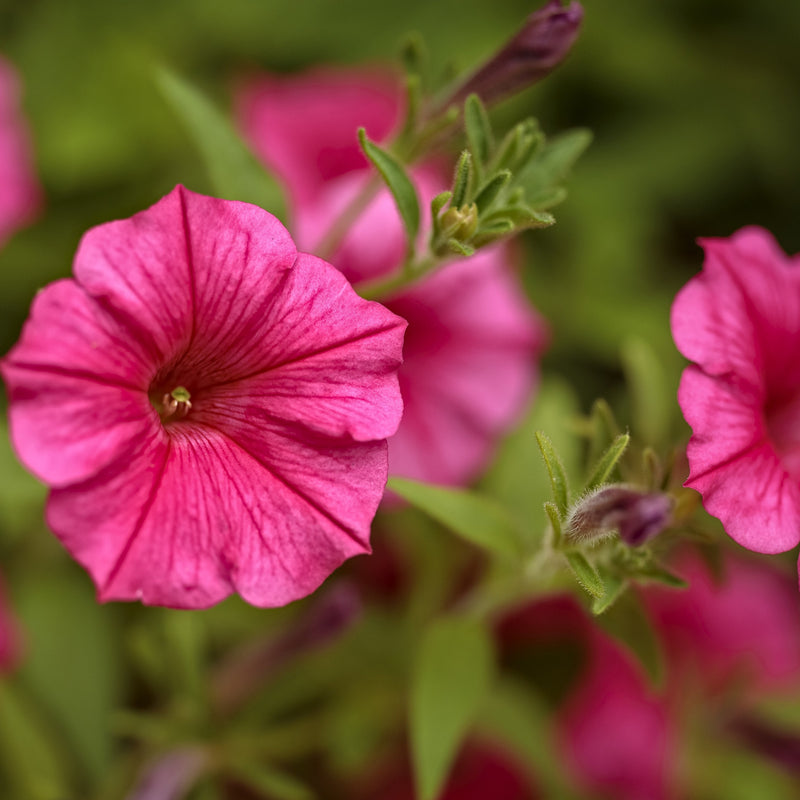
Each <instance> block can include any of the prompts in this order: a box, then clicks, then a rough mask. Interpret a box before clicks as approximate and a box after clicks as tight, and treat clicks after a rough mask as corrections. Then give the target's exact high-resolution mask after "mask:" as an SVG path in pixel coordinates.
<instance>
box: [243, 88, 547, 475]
mask: <svg viewBox="0 0 800 800" xmlns="http://www.w3.org/2000/svg"><path fill="white" fill-rule="evenodd" d="M239 105H240V116H241V119H242V126H243V128H244V130H245V132H246V134H247V136H248V138H249V139H250V141H251V142H252V143H253V146H254V147H255V149H256V151H257V152H258V153H259V155H260V156H261V157H262V158H263V159H264V160H265V161H266V162H267V163H268V164H269V165H270V166H271V167H272V168H273V169H274V170H275V171H276V172H277V173H278V174H279V175H280V176H282V177H283V178H284V179H285V180H286V181H287V182H288V184H289V186H290V189H291V193H292V204H293V209H292V211H293V217H294V230H295V232H296V233H295V235H296V236H297V238H298V241H299V242H300V244H301V246H303V247H304V248H306V249H307V250H309V251H311V252H315V251H316V250H317V249H318V247H319V246H320V245H321V244H323V243H325V240H326V238H327V237H328V234H329V231H330V229H331V227H332V226H334V225H335V224H336V220H337V219H339V218H341V216H342V214H344V213H346V209H347V208H348V207H349V206H351V204H352V203H353V202H354V201H355V199H356V197H357V195H358V194H359V193H360V191H361V190H362V189H363V187H364V184H365V182H366V181H367V180H368V179H369V174H370V173H369V169H368V164H367V161H366V159H365V158H364V157H363V155H361V153H360V150H359V147H358V140H357V137H356V131H357V129H358V127H359V126H361V125H363V126H365V127H366V130H367V133H368V135H369V136H370V137H371V138H372V139H377V140H380V139H382V138H384V137H385V136H386V135H387V134H388V133H389V132H390V131H391V129H392V127H393V126H394V125H395V123H396V121H397V120H398V118H399V112H400V93H399V91H398V89H397V88H396V86H395V85H394V83H393V82H392V81H390V80H389V79H387V78H383V77H367V76H365V75H364V74H362V73H357V72H350V73H348V72H342V73H332V72H315V73H309V74H307V75H303V76H299V77H294V78H282V79H279V78H273V77H267V78H263V79H258V80H254V81H253V82H252V83H251V84H250V85H249V86H248V87H246V89H245V90H244V91H243V92H242V95H241V97H240V104H239ZM412 178H413V180H414V181H415V183H416V187H417V191H418V194H419V196H420V199H421V201H422V207H423V208H424V207H425V202H426V201H430V199H431V198H432V197H433V196H434V195H435V194H436V193H438V192H440V191H441V190H442V189H444V188H445V186H446V184H447V183H449V179H448V178H446V177H445V175H444V172H443V171H442V170H441V168H440V165H431V164H426V165H423V166H421V167H419V168H416V169H415V170H414V171H413V173H412ZM404 252H405V238H404V231H403V227H402V224H401V222H400V219H399V216H398V214H397V209H396V207H395V205H394V202H393V200H392V198H391V196H390V195H389V193H388V192H387V191H382V192H379V193H378V194H377V195H376V196H375V197H374V198H373V199H372V201H371V202H369V203H368V205H367V206H366V208H365V209H364V210H363V211H362V213H361V214H360V216H359V217H358V219H357V220H356V221H355V222H354V223H353V224H350V225H349V226H347V229H346V231H345V232H344V235H343V236H342V237H340V241H339V242H338V243H337V245H336V247H335V254H334V256H333V257H332V258H331V261H332V263H333V264H335V265H336V266H337V267H338V268H339V269H341V270H342V272H343V273H344V274H345V275H346V276H347V278H348V279H349V280H350V281H352V282H353V283H358V282H359V281H363V280H370V279H374V278H379V277H382V276H385V275H387V274H389V273H392V272H393V271H394V270H395V269H397V268H398V267H399V265H400V264H401V262H402V259H403V255H404ZM511 260H512V259H511V258H510V251H509V249H508V248H506V247H495V248H492V249H491V250H489V251H482V252H481V253H479V254H478V255H476V256H474V257H472V258H470V259H468V260H464V261H459V262H457V263H454V264H452V265H450V266H448V267H446V268H444V269H442V270H440V271H439V272H437V273H435V274H433V275H432V276H430V277H429V278H427V279H425V280H424V281H422V282H421V283H419V284H418V285H416V286H413V287H411V288H409V289H406V290H404V291H403V292H402V293H399V294H397V295H394V296H392V297H391V298H389V299H387V301H386V305H387V307H388V308H390V309H391V310H392V311H394V312H395V313H396V314H398V315H400V316H401V317H403V318H405V319H406V320H407V321H408V332H407V335H406V343H405V348H404V352H403V355H404V359H403V366H402V367H401V369H400V386H401V391H402V394H403V401H404V406H405V409H404V413H403V421H402V422H401V424H400V428H399V430H398V432H397V435H396V436H394V437H393V438H392V439H391V440H390V442H389V470H390V472H391V473H392V474H395V475H405V476H407V477H411V478H417V479H421V480H428V481H433V482H437V483H447V484H461V483H465V482H467V481H469V480H471V479H472V478H474V477H475V476H476V475H477V474H479V472H480V471H481V469H482V468H483V467H484V466H485V465H486V462H487V461H488V459H489V458H490V456H491V453H492V450H493V445H494V443H495V442H496V440H497V439H498V437H499V436H501V435H502V434H503V433H505V432H506V431H507V430H508V429H509V428H510V427H511V426H512V425H513V424H514V423H515V422H516V420H517V419H518V417H519V415H520V413H521V412H522V410H523V408H524V406H525V404H526V402H527V401H528V400H529V399H530V397H531V395H532V392H533V390H534V388H535V385H536V380H537V376H538V364H537V357H538V355H539V353H540V352H541V350H542V349H543V347H544V342H545V339H546V335H545V329H544V325H543V324H542V322H541V320H540V319H539V317H538V316H537V315H536V314H535V313H534V312H533V311H532V309H531V308H530V307H529V305H528V304H527V302H526V301H525V299H524V297H523V295H522V291H521V289H520V287H519V286H518V285H517V283H516V281H515V279H514V278H513V276H512V275H511V274H510V272H509V267H510V263H509V262H510V261H511Z"/></svg>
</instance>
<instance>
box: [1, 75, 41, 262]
mask: <svg viewBox="0 0 800 800" xmlns="http://www.w3.org/2000/svg"><path fill="white" fill-rule="evenodd" d="M38 205H39V185H38V183H37V182H36V179H35V178H34V175H33V167H32V165H31V154H30V146H29V136H28V131H27V127H26V125H25V122H24V121H23V119H22V115H21V113H20V108H19V85H18V81H17V76H16V74H15V72H14V70H13V69H12V67H11V65H10V64H8V62H6V61H4V60H3V59H0V246H1V245H3V244H4V243H5V241H6V239H8V237H9V236H11V234H12V233H14V231H16V230H17V228H19V227H21V226H22V225H24V224H26V223H27V222H29V221H30V219H31V217H32V216H33V214H34V212H35V211H36V208H37V206H38Z"/></svg>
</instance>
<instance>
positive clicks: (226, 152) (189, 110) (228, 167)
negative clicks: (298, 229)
mask: <svg viewBox="0 0 800 800" xmlns="http://www.w3.org/2000/svg"><path fill="white" fill-rule="evenodd" d="M156 80H157V83H158V86H159V88H160V89H161V92H162V94H163V95H164V97H165V98H166V99H167V101H168V102H169V104H170V105H171V106H172V108H173V109H174V110H175V112H176V113H177V114H178V116H179V117H180V118H181V120H182V122H183V124H184V126H185V127H186V129H187V131H188V132H189V135H190V136H191V137H192V139H193V140H194V143H195V145H196V146H197V148H198V150H199V151H200V154H201V156H202V158H203V161H204V162H205V166H206V169H207V171H208V175H209V178H210V179H211V185H212V187H213V191H214V193H215V194H216V195H217V196H218V197H222V198H224V199H226V200H243V201H244V202H247V203H254V204H255V205H258V206H261V208H264V209H266V210H267V211H269V212H270V213H271V214H274V215H275V216H276V217H278V218H280V219H281V220H284V221H285V220H286V200H285V198H284V195H283V190H282V188H281V185H280V184H279V183H278V181H277V180H276V179H275V178H274V177H272V175H270V174H269V173H268V172H267V171H266V170H265V169H264V166H263V165H262V164H261V162H260V161H259V160H258V159H257V158H256V157H255V156H254V155H253V154H252V153H251V152H250V150H249V149H248V147H247V145H245V143H244V142H243V141H242V140H241V138H240V137H239V136H238V134H237V133H236V131H235V130H234V128H233V126H232V125H231V123H230V121H229V120H228V119H227V118H226V117H225V116H224V115H223V114H222V113H221V112H220V111H219V110H218V109H217V108H216V107H215V106H214V105H213V104H212V103H211V102H209V100H208V99H206V97H205V96H204V95H203V94H202V93H201V92H199V91H198V90H197V89H195V88H194V86H192V85H191V84H190V83H187V82H186V81H184V80H183V79H182V78H180V77H178V76H177V75H176V74H175V73H173V72H171V71H170V70H168V69H165V68H159V69H158V70H157V72H156Z"/></svg>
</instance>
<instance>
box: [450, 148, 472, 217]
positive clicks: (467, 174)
mask: <svg viewBox="0 0 800 800" xmlns="http://www.w3.org/2000/svg"><path fill="white" fill-rule="evenodd" d="M471 177H472V156H471V155H470V152H469V150H464V151H463V152H462V153H461V155H460V156H459V159H458V164H456V172H455V175H454V177H453V201H452V203H451V206H452V207H453V208H461V206H463V205H464V203H465V202H466V199H467V193H468V192H469V186H470V182H471Z"/></svg>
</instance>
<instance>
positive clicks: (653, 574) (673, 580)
mask: <svg viewBox="0 0 800 800" xmlns="http://www.w3.org/2000/svg"><path fill="white" fill-rule="evenodd" d="M635 577H636V580H637V581H646V582H648V583H660V584H661V585H662V586H670V587H671V588H673V589H686V588H687V587H688V586H689V584H688V583H687V582H686V581H685V580H684V579H683V578H681V577H680V575H676V574H675V573H674V572H670V571H669V570H668V569H665V568H664V567H662V566H661V565H660V564H649V565H648V566H646V567H644V568H643V569H641V570H638V571H637V572H636V575H635Z"/></svg>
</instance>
